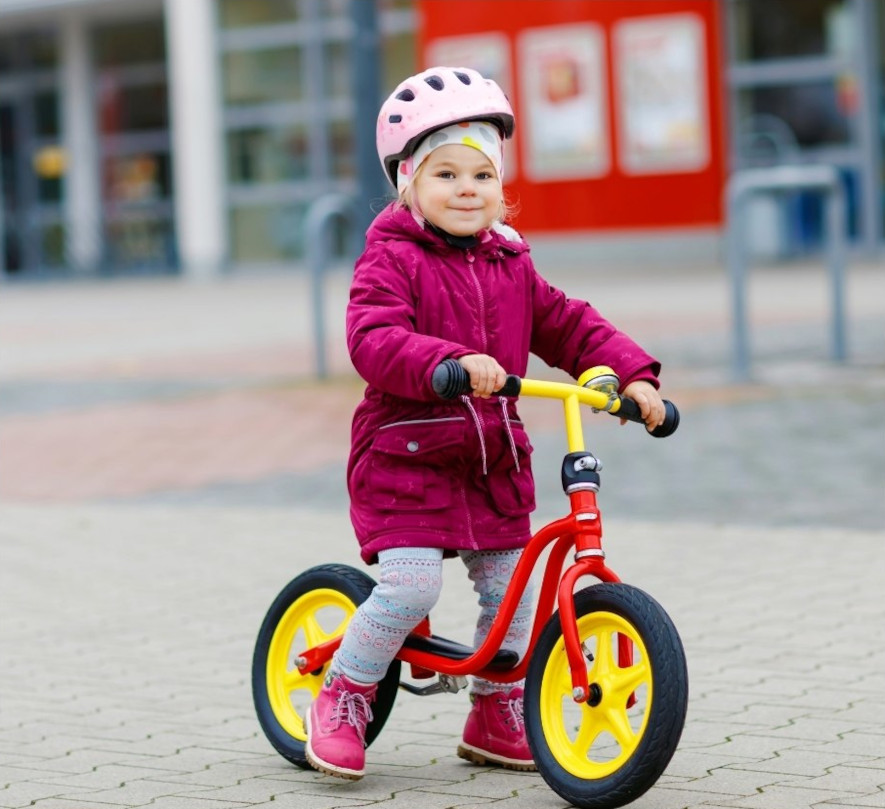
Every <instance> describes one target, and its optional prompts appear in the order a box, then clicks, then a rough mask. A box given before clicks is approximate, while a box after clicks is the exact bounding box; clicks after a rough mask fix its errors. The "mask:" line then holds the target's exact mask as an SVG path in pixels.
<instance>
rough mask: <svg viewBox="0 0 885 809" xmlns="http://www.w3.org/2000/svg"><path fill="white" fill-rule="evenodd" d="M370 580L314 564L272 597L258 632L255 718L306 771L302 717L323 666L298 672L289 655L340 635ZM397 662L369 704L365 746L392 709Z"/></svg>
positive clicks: (344, 567) (343, 568) (254, 665)
mask: <svg viewBox="0 0 885 809" xmlns="http://www.w3.org/2000/svg"><path fill="white" fill-rule="evenodd" d="M374 587H375V581H374V580H373V579H372V578H371V577H369V576H367V575H366V574H365V573H363V572H362V571H360V570H357V569H356V568H352V567H348V566H347V565H318V566H317V567H312V568H310V569H309V570H306V571H305V572H304V573H302V574H301V575H300V576H298V577H296V578H294V579H292V581H290V582H289V584H287V585H286V586H285V587H284V588H283V590H282V592H281V593H280V594H279V595H278V596H277V597H276V599H275V600H274V602H273V604H271V607H270V609H269V610H268V611H267V615H266V616H265V618H264V621H263V622H262V624H261V629H260V630H259V632H258V639H257V640H256V642H255V652H254V654H253V657H252V698H253V700H254V703H255V710H256V712H257V714H258V721H259V723H260V724H261V729H262V730H263V731H264V735H265V736H267V738H268V741H269V742H270V743H271V744H272V745H273V746H274V748H275V749H276V751H277V752H278V753H279V754H280V755H281V756H282V757H283V758H285V759H286V760H288V761H291V762H292V763H293V764H295V765H297V766H299V767H302V768H303V769H309V768H310V764H309V763H308V761H307V758H306V756H305V752H304V748H305V746H306V743H307V733H306V732H305V729H304V718H305V716H306V715H307V711H308V710H309V708H310V703H311V702H312V701H313V700H314V699H315V698H316V696H317V694H319V692H320V688H321V687H322V685H323V677H324V676H325V674H326V671H327V670H328V668H329V663H326V665H325V666H323V667H322V668H321V669H318V670H317V671H311V672H307V673H306V674H302V673H301V672H300V671H299V670H298V668H297V667H296V666H295V657H296V656H297V655H298V654H299V653H300V652H302V651H304V650H305V649H308V648H310V647H313V646H317V645H318V644H320V643H324V642H325V641H328V640H332V639H333V638H335V637H337V636H338V635H340V634H342V633H343V632H344V630H345V628H346V627H347V624H348V623H349V621H350V619H351V618H352V617H353V614H354V613H355V612H356V608H357V607H358V606H359V605H360V604H362V603H363V601H365V600H366V599H367V598H368V597H369V594H370V593H371V592H372V589H373V588H374ZM399 674H400V663H399V661H398V660H394V661H393V663H392V664H391V665H390V668H388V670H387V674H385V676H384V679H383V680H382V681H381V682H380V683H379V684H378V694H377V696H376V699H375V703H374V704H373V706H372V717H373V718H372V721H371V722H369V724H368V726H367V727H366V745H367V746H368V745H369V744H371V743H372V741H373V740H374V739H375V737H376V736H377V735H378V733H379V732H380V731H381V728H382V727H383V726H384V723H385V722H386V721H387V717H388V715H389V714H390V711H391V709H392V708H393V702H394V699H395V698H396V692H397V688H398V686H399Z"/></svg>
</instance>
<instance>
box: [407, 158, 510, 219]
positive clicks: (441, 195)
mask: <svg viewBox="0 0 885 809" xmlns="http://www.w3.org/2000/svg"><path fill="white" fill-rule="evenodd" d="M414 183H415V188H414V190H415V195H416V197H417V201H418V207H419V209H420V211H421V214H422V215H423V216H424V218H425V219H427V220H428V221H429V222H430V223H431V224H433V225H436V227H438V228H441V229H442V230H444V231H446V232H447V233H451V234H452V235H453V236H472V235H474V234H475V233H478V232H479V231H480V230H483V229H485V228H487V227H489V226H490V225H491V224H492V222H494V221H495V219H496V218H497V216H498V214H499V213H500V210H501V204H502V190H501V181H500V179H499V178H498V173H497V172H496V171H495V167H494V166H493V165H492V163H491V161H490V160H489V159H488V158H487V157H486V156H485V155H484V154H483V153H482V152H480V151H479V150H478V149H474V148H472V147H471V146H465V145H463V144H460V143H457V144H456V143H452V144H448V145H446V146H440V147H438V148H437V149H434V150H433V151H432V152H431V153H430V155H429V156H428V157H427V159H426V160H425V161H424V163H423V164H422V166H421V169H420V171H419V172H418V174H417V176H416V177H415V181H414Z"/></svg>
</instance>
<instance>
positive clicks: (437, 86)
mask: <svg viewBox="0 0 885 809" xmlns="http://www.w3.org/2000/svg"><path fill="white" fill-rule="evenodd" d="M424 81H426V82H427V83H428V84H429V85H430V86H431V87H432V88H433V89H434V90H442V89H443V88H444V87H445V86H446V85H445V84H444V82H443V80H442V79H441V78H440V77H439V76H428V77H427V78H426V79H424Z"/></svg>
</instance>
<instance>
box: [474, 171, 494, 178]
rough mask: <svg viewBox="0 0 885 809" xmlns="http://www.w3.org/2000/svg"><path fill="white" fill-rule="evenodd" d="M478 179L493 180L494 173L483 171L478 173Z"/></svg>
mask: <svg viewBox="0 0 885 809" xmlns="http://www.w3.org/2000/svg"><path fill="white" fill-rule="evenodd" d="M476 179H477V180H491V179H492V173H491V172H490V171H481V172H480V173H479V174H477V175H476Z"/></svg>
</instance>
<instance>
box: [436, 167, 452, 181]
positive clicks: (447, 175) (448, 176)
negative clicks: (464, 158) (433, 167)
mask: <svg viewBox="0 0 885 809" xmlns="http://www.w3.org/2000/svg"><path fill="white" fill-rule="evenodd" d="M436 176H437V177H439V178H440V179H442V180H452V179H454V177H455V172H454V171H448V170H446V169H443V170H442V171H440V172H437V175H436Z"/></svg>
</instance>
